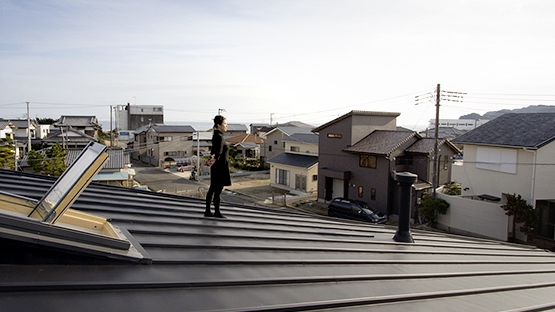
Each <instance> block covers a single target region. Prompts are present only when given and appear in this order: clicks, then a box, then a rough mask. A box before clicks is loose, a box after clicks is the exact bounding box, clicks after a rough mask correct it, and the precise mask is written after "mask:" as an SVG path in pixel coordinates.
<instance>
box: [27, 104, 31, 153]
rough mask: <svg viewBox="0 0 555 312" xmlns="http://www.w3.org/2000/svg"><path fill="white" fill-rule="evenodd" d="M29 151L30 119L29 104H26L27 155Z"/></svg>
mask: <svg viewBox="0 0 555 312" xmlns="http://www.w3.org/2000/svg"><path fill="white" fill-rule="evenodd" d="M30 151H31V117H30V115H29V102H27V154H29V152H30Z"/></svg>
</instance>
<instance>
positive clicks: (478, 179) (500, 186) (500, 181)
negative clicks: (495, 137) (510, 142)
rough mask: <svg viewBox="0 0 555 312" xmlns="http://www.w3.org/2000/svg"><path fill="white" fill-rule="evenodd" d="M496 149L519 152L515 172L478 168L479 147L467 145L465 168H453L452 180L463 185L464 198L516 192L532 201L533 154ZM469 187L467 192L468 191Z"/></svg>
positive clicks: (499, 195) (523, 151)
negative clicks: (465, 196) (477, 155)
mask: <svg viewBox="0 0 555 312" xmlns="http://www.w3.org/2000/svg"><path fill="white" fill-rule="evenodd" d="M497 149H500V150H513V151H514V150H516V151H517V156H516V162H517V165H516V173H507V172H499V171H495V170H488V169H482V168H478V167H479V166H480V165H477V160H476V154H477V150H478V146H476V145H465V146H464V161H463V165H462V166H457V165H453V173H452V180H453V181H455V182H458V183H460V184H461V190H463V191H462V195H482V194H489V195H493V196H497V197H502V194H503V193H505V194H513V193H515V194H520V195H521V196H522V198H524V199H525V200H527V201H529V202H530V200H531V181H532V172H533V170H532V169H533V166H532V165H531V164H532V163H533V153H530V152H527V151H525V150H523V149H507V148H497ZM466 188H468V189H467V190H466V191H465V189H466Z"/></svg>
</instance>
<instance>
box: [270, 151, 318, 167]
mask: <svg viewBox="0 0 555 312" xmlns="http://www.w3.org/2000/svg"><path fill="white" fill-rule="evenodd" d="M268 162H269V163H276V164H282V165H288V166H294V167H299V168H310V167H312V166H314V165H316V164H317V163H318V156H310V155H302V154H293V153H281V154H279V155H277V156H275V157H273V158H272V159H269V160H268Z"/></svg>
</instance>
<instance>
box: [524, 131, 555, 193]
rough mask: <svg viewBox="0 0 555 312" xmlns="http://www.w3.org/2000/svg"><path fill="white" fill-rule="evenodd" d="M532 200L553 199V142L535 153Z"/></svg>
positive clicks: (554, 148) (554, 185)
mask: <svg viewBox="0 0 555 312" xmlns="http://www.w3.org/2000/svg"><path fill="white" fill-rule="evenodd" d="M529 154H530V155H533V153H529ZM534 198H535V199H555V142H551V143H549V144H547V145H545V146H543V147H542V148H540V149H539V150H538V152H537V157H536V170H535V183H534Z"/></svg>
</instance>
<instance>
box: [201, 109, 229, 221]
mask: <svg viewBox="0 0 555 312" xmlns="http://www.w3.org/2000/svg"><path fill="white" fill-rule="evenodd" d="M213 131H214V133H213V135H212V151H211V152H210V160H209V161H208V166H210V188H209V189H208V193H206V211H204V216H205V217H216V218H223V219H225V217H224V216H223V215H222V214H221V212H220V194H221V193H222V191H223V189H224V186H229V185H231V177H230V175H229V146H228V145H227V144H226V143H225V141H224V132H226V131H227V121H226V119H225V117H224V116H222V115H217V116H216V117H214V127H213ZM212 198H213V199H214V214H212V212H211V211H210V203H211V202H212Z"/></svg>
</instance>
